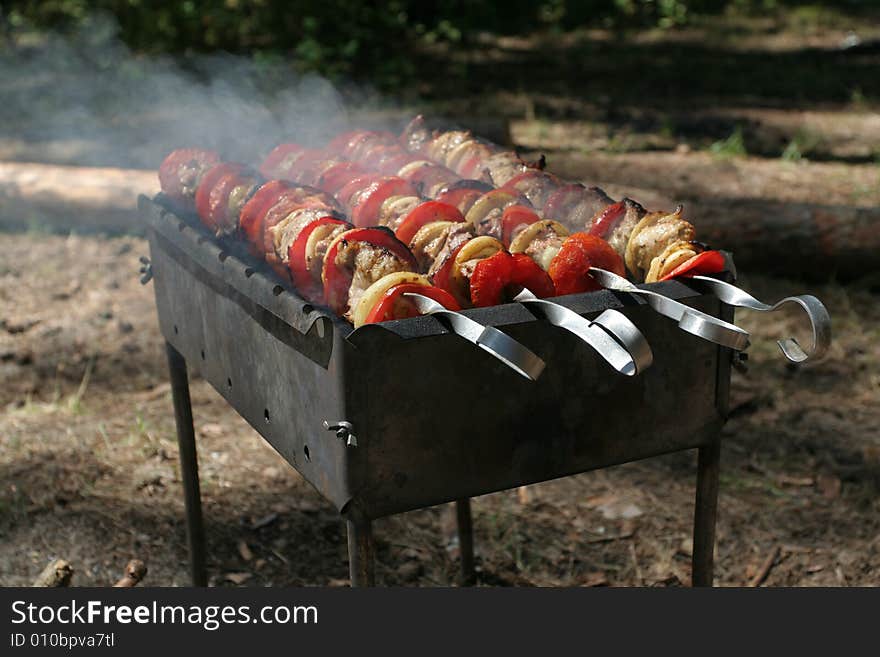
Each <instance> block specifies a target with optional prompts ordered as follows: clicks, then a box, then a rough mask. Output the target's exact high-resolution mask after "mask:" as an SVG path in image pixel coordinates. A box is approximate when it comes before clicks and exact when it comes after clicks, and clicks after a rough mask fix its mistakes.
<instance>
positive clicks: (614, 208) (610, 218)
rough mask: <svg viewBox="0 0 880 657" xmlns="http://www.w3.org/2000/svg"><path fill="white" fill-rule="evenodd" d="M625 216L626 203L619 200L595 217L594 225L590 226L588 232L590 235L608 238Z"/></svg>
mask: <svg viewBox="0 0 880 657" xmlns="http://www.w3.org/2000/svg"><path fill="white" fill-rule="evenodd" d="M625 216H626V203H624V202H623V201H618V202H617V203H614V204H612V205H609V206H608V207H607V208H605V209H604V210H602V212H600V213H599V214H598V215H597V216H596V218H595V219H593V225H592V226H590V230H589V231H587V232H588V233H589V234H590V235H595V236H596V237H601V238H602V239H603V240H604V239H608V236H609V235H611V232H612V231H613V230H614V229H615V228H617V225H618V224H619V223H620V222H621V220H623V218H624V217H625Z"/></svg>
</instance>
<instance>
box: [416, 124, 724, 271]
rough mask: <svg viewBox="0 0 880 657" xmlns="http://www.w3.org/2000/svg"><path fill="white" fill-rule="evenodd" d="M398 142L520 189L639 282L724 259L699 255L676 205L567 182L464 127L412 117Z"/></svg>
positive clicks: (706, 268) (540, 164)
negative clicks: (604, 246)
mask: <svg viewBox="0 0 880 657" xmlns="http://www.w3.org/2000/svg"><path fill="white" fill-rule="evenodd" d="M401 142H402V143H403V144H404V145H405V146H406V147H407V148H408V149H409V150H411V151H412V152H415V153H419V154H420V155H423V156H426V157H428V158H429V159H432V160H434V161H437V162H438V163H440V164H443V165H445V166H448V167H449V168H451V169H453V170H454V171H456V172H457V173H459V174H461V175H474V172H475V171H479V172H481V176H482V178H483V179H484V180H486V181H488V182H491V183H493V184H495V185H499V186H500V187H501V189H505V190H508V191H510V192H512V193H513V192H516V193H521V194H523V195H524V196H525V197H526V198H528V199H529V201H530V202H531V203H532V204H533V205H534V206H535V207H536V208H539V209H543V214H544V217H545V218H546V219H551V220H555V221H557V222H559V223H561V224H563V225H565V226H566V227H567V228H568V229H569V230H573V231H580V230H584V229H586V230H587V233H588V234H591V235H594V236H596V237H600V238H603V239H605V240H606V241H608V242H609V243H610V244H611V245H612V246H613V247H614V249H615V250H616V251H617V252H618V254H620V255H621V257H623V258H624V259H625V262H626V265H627V267H628V269H629V271H630V273H631V274H632V275H633V277H634V278H636V279H637V280H644V281H645V282H649V283H650V282H654V281H657V280H664V279H667V278H669V277H671V276H672V272H673V271H676V270H679V268H680V267H684V266H685V264H686V263H687V267H685V269H684V270H679V271H678V273H677V274H676V275H681V274H682V273H690V274H694V273H701V274H706V273H717V272H718V271H721V269H723V264H722V265H721V269H717V268H714V267H715V266H716V265H717V263H719V262H723V257H721V255H720V254H717V253H715V254H713V255H711V256H708V257H697V256H700V255H701V254H702V253H704V252H706V249H705V247H704V245H701V244H699V243H698V242H696V241H695V234H696V233H695V230H694V227H693V226H692V225H691V224H690V223H689V222H688V221H686V220H685V219H684V218H683V217H682V210H681V206H679V207H678V208H676V210H675V211H674V212H671V213H669V212H653V213H649V212H647V211H646V210H645V209H644V208H643V207H642V206H641V205H639V204H638V203H636V202H635V201H632V200H631V199H623V200H622V201H620V202H619V203H615V202H614V201H613V200H612V199H611V198H610V197H608V196H607V194H605V192H603V191H602V190H601V189H599V188H598V187H586V186H584V185H581V184H579V183H565V182H564V181H562V180H560V179H559V178H557V177H556V176H554V175H553V174H551V173H549V172H546V171H543V164H544V162H543V158H541V160H540V161H539V162H526V161H524V160H522V158H520V157H519V156H518V155H517V154H516V153H515V152H512V151H505V150H503V149H501V148H500V147H499V146H496V145H494V144H489V143H488V142H485V141H483V140H480V139H478V138H476V137H474V136H473V135H472V134H471V133H470V132H469V131H465V130H448V131H441V132H438V131H432V130H429V129H428V127H427V126H426V124H425V121H424V119H423V117H421V116H419V117H416V118H415V119H414V120H413V121H411V122H410V124H409V125H408V126H407V127H406V128H405V129H404V131H403V134H402V136H401Z"/></svg>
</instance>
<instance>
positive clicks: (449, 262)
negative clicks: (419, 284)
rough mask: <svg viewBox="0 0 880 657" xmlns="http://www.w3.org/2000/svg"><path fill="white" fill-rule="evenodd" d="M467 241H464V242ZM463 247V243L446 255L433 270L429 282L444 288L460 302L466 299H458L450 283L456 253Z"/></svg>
mask: <svg viewBox="0 0 880 657" xmlns="http://www.w3.org/2000/svg"><path fill="white" fill-rule="evenodd" d="M466 243H467V242H465V244H466ZM463 248H464V244H462V245H461V246H459V247H458V248H456V249H454V250H453V251H452V252H451V253H450V254H449V255H448V256H447V257H446V260H444V261H443V263H442V264H441V265H440V267H438V268H437V271H435V272H434V274H433V276H432V277H431V282H432V283H433V284H434V286H435V287H439V288H440V289H441V290H446V291H447V292H449V293H450V294H452V295H453V296H455V297H456V299H457V300H458V301H459V302H460V303H461V302H466V301H467V300H466V299H459V298H458V297H457V296H456V293H455V289H454V287H453V285H452V268H453V266H455V258H456V256H457V255H458V252H459V251H461V250H462V249H463Z"/></svg>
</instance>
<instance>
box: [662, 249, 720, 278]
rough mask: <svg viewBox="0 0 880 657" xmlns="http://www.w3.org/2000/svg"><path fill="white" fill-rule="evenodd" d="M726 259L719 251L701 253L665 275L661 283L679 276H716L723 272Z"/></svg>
mask: <svg viewBox="0 0 880 657" xmlns="http://www.w3.org/2000/svg"><path fill="white" fill-rule="evenodd" d="M726 266H727V259H726V258H725V257H724V254H723V253H721V252H720V251H703V252H702V253H698V254H697V255H695V256H694V257H693V258H691V259H690V260H688V261H686V262H683V263H681V264H680V265H679V266H678V267H676V268H675V269H673V270H672V271H671V272H669V273H668V274H666V276H664V277H663V278H661V279H660V280H661V281H668V280H670V279H672V278H678V277H680V276H684V277H688V276H696V275H697V274H701V275H703V274H718V273H720V272H722V271H724V268H725V267H726Z"/></svg>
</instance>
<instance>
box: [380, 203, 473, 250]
mask: <svg viewBox="0 0 880 657" xmlns="http://www.w3.org/2000/svg"><path fill="white" fill-rule="evenodd" d="M435 221H455V222H462V221H464V215H462V214H461V212H459V211H458V210H457V209H456V208H455V207H453V206H451V205H448V204H447V203H441V202H440V201H425V202H424V203H419V204H418V205H417V206H416V207H415V208H413V209H412V210H411V211H410V213H409V214H408V215H406V217H405V218H404V220H403V221H402V222H401V224H400V226H398V228H397V230H396V231H395V233H394V234H395V235H396V236H397V239H399V240H400V241H401V242H403V243H404V244H409V243H410V242H412V239H413V237H415V236H416V233H417V232H419V229H420V228H421V227H422V226H427V225H428V224H430V223H434V222H435Z"/></svg>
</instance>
